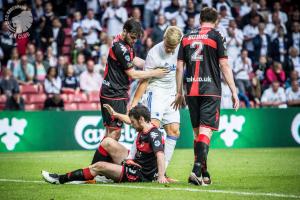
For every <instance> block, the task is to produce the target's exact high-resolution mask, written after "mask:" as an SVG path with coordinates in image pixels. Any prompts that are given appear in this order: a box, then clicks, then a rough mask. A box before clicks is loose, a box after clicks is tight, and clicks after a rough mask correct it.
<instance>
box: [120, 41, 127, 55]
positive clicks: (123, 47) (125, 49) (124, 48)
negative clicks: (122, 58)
mask: <svg viewBox="0 0 300 200" xmlns="http://www.w3.org/2000/svg"><path fill="white" fill-rule="evenodd" d="M120 47H121V50H122V52H123V55H125V53H127V48H126V47H125V46H124V45H123V44H120Z"/></svg>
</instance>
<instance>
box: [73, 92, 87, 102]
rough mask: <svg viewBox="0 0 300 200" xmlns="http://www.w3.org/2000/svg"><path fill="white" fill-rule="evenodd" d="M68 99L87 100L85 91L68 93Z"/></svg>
mask: <svg viewBox="0 0 300 200" xmlns="http://www.w3.org/2000/svg"><path fill="white" fill-rule="evenodd" d="M69 101H70V102H77V103H79V102H88V98H87V95H86V94H85V93H78V94H69Z"/></svg>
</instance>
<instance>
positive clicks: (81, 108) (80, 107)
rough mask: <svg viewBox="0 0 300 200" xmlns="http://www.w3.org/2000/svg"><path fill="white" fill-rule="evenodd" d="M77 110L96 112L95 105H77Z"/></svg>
mask: <svg viewBox="0 0 300 200" xmlns="http://www.w3.org/2000/svg"><path fill="white" fill-rule="evenodd" d="M78 110H98V105H97V104H96V103H79V104H78Z"/></svg>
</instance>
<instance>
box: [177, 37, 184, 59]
mask: <svg viewBox="0 0 300 200" xmlns="http://www.w3.org/2000/svg"><path fill="white" fill-rule="evenodd" d="M182 41H183V39H182V40H181V42H180V46H179V50H178V55H177V60H182V61H184V52H183V42H182Z"/></svg>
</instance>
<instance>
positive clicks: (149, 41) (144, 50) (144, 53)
mask: <svg viewBox="0 0 300 200" xmlns="http://www.w3.org/2000/svg"><path fill="white" fill-rule="evenodd" d="M153 46H154V45H153V41H152V38H151V37H148V38H147V39H146V41H145V44H144V45H143V46H142V49H141V51H140V52H139V53H137V56H138V57H140V58H142V59H146V57H147V55H148V52H149V50H150V49H151V48H152V47H153Z"/></svg>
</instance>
